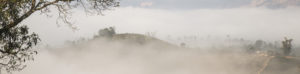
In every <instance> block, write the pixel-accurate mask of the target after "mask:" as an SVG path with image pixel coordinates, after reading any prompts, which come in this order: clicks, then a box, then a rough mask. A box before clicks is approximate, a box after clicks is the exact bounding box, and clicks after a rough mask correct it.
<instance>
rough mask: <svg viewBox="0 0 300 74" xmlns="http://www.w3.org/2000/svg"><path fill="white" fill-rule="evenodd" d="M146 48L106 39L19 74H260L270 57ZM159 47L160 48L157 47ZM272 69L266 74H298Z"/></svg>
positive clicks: (47, 56) (57, 53)
mask: <svg viewBox="0 0 300 74" xmlns="http://www.w3.org/2000/svg"><path fill="white" fill-rule="evenodd" d="M158 44H159V43H155V42H153V43H148V44H145V45H139V44H129V43H126V42H122V41H113V42H110V41H109V42H108V41H106V40H102V39H96V40H93V41H88V42H83V43H79V44H77V45H66V46H65V47H60V48H48V49H47V50H42V51H41V52H40V54H39V55H38V56H37V57H36V60H35V61H34V62H33V63H30V64H28V67H27V68H26V69H24V70H23V71H21V72H19V73H17V74H40V73H43V74H99V73H100V74H186V73H188V74H199V73H200V74H256V73H257V72H258V70H259V69H260V68H261V67H262V66H263V62H264V61H265V59H267V57H261V56H257V55H249V54H245V53H244V52H243V51H242V49H240V50H234V49H227V48H226V49H222V50H223V51H222V52H220V51H213V50H210V51H207V50H203V49H190V48H185V47H172V46H163V47H157V46H158ZM153 46H156V47H153ZM273 62H276V61H273ZM286 69H287V70H285V69H284V70H277V69H274V70H273V69H271V70H267V71H265V72H263V73H264V74H282V73H289V74H295V71H297V68H296V67H295V66H291V67H287V68H286Z"/></svg>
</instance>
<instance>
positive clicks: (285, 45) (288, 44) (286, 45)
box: [282, 37, 293, 56]
mask: <svg viewBox="0 0 300 74" xmlns="http://www.w3.org/2000/svg"><path fill="white" fill-rule="evenodd" d="M292 41H293V39H288V38H286V37H285V38H284V41H282V50H283V54H284V55H285V56H288V55H290V53H291V50H292Z"/></svg>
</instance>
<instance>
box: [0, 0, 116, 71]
mask: <svg viewBox="0 0 300 74" xmlns="http://www.w3.org/2000/svg"><path fill="white" fill-rule="evenodd" d="M50 6H54V8H55V9H57V10H58V11H59V14H58V15H59V16H58V19H59V20H61V21H62V22H63V23H66V24H68V25H69V26H70V27H71V28H72V29H76V28H75V27H74V26H73V25H72V24H71V22H69V18H70V11H69V10H71V9H73V8H77V7H80V6H81V7H82V8H84V10H85V11H86V12H87V13H98V14H101V12H102V11H103V10H108V9H110V8H111V7H117V6H119V2H118V1H117V0H0V71H1V70H3V69H4V70H6V71H7V72H9V73H11V72H12V71H19V70H22V69H23V68H24V67H25V66H26V65H25V62H26V61H27V60H33V54H37V51H34V50H32V49H31V48H32V47H33V46H34V45H36V44H37V43H38V42H39V37H38V35H37V34H35V33H33V34H29V32H28V27H27V26H18V25H20V23H21V22H22V21H23V20H24V19H26V18H28V17H29V16H31V15H32V14H33V13H35V12H37V11H40V12H41V13H44V14H46V13H48V12H51V11H50V9H49V7H50ZM109 30H111V29H109Z"/></svg>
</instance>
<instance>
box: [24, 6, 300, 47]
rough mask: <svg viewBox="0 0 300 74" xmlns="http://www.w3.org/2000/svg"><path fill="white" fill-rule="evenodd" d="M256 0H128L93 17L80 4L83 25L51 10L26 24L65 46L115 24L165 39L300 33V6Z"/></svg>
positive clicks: (121, 29) (121, 30) (50, 42)
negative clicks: (67, 21)
mask: <svg viewBox="0 0 300 74" xmlns="http://www.w3.org/2000/svg"><path fill="white" fill-rule="evenodd" d="M253 1H254V0H184V1H183V0H122V1H121V6H120V7H118V8H114V9H112V10H107V11H104V15H96V16H89V15H86V13H85V12H84V11H82V10H80V9H74V10H73V13H72V22H73V24H74V26H76V27H78V30H72V29H70V27H68V26H67V25H66V24H57V23H56V21H57V16H56V14H57V12H56V11H55V10H53V11H52V12H51V13H49V14H50V15H51V17H47V16H45V15H40V13H39V12H38V13H35V14H34V15H33V16H30V17H29V18H28V19H26V20H25V21H23V22H22V24H25V25H29V27H30V31H31V32H36V33H38V34H39V35H40V37H41V39H42V44H46V45H54V46H56V45H62V44H63V43H64V42H65V41H66V40H78V39H80V38H92V37H93V36H94V35H96V34H97V33H98V30H99V29H102V28H106V27H110V26H114V27H115V28H116V31H117V32H118V33H139V34H145V33H147V32H154V33H156V37H158V38H160V39H164V38H166V36H173V37H174V38H176V37H179V36H188V35H197V36H200V37H206V36H208V35H209V36H216V37H226V36H227V35H230V36H232V37H236V38H245V39H250V40H257V39H263V40H269V41H272V40H273V41H274V40H282V39H283V37H291V38H297V37H300V34H299V33H300V30H298V28H299V27H300V25H299V21H298V20H300V15H299V13H300V8H299V7H298V6H294V5H289V4H288V5H285V6H286V7H284V8H282V7H279V6H278V7H279V8H270V7H268V4H272V3H273V4H276V0H274V2H272V0H265V4H266V5H265V6H253ZM290 1H291V0H290ZM294 1H298V0H294ZM277 4H278V3H277ZM251 5H252V6H251ZM279 5H280V4H279ZM281 5H284V4H281ZM295 41H296V42H297V39H295Z"/></svg>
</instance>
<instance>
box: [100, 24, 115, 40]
mask: <svg viewBox="0 0 300 74" xmlns="http://www.w3.org/2000/svg"><path fill="white" fill-rule="evenodd" d="M115 34H116V31H115V28H114V27H109V28H104V29H100V30H99V36H100V37H105V38H112V37H113V35H115Z"/></svg>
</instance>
